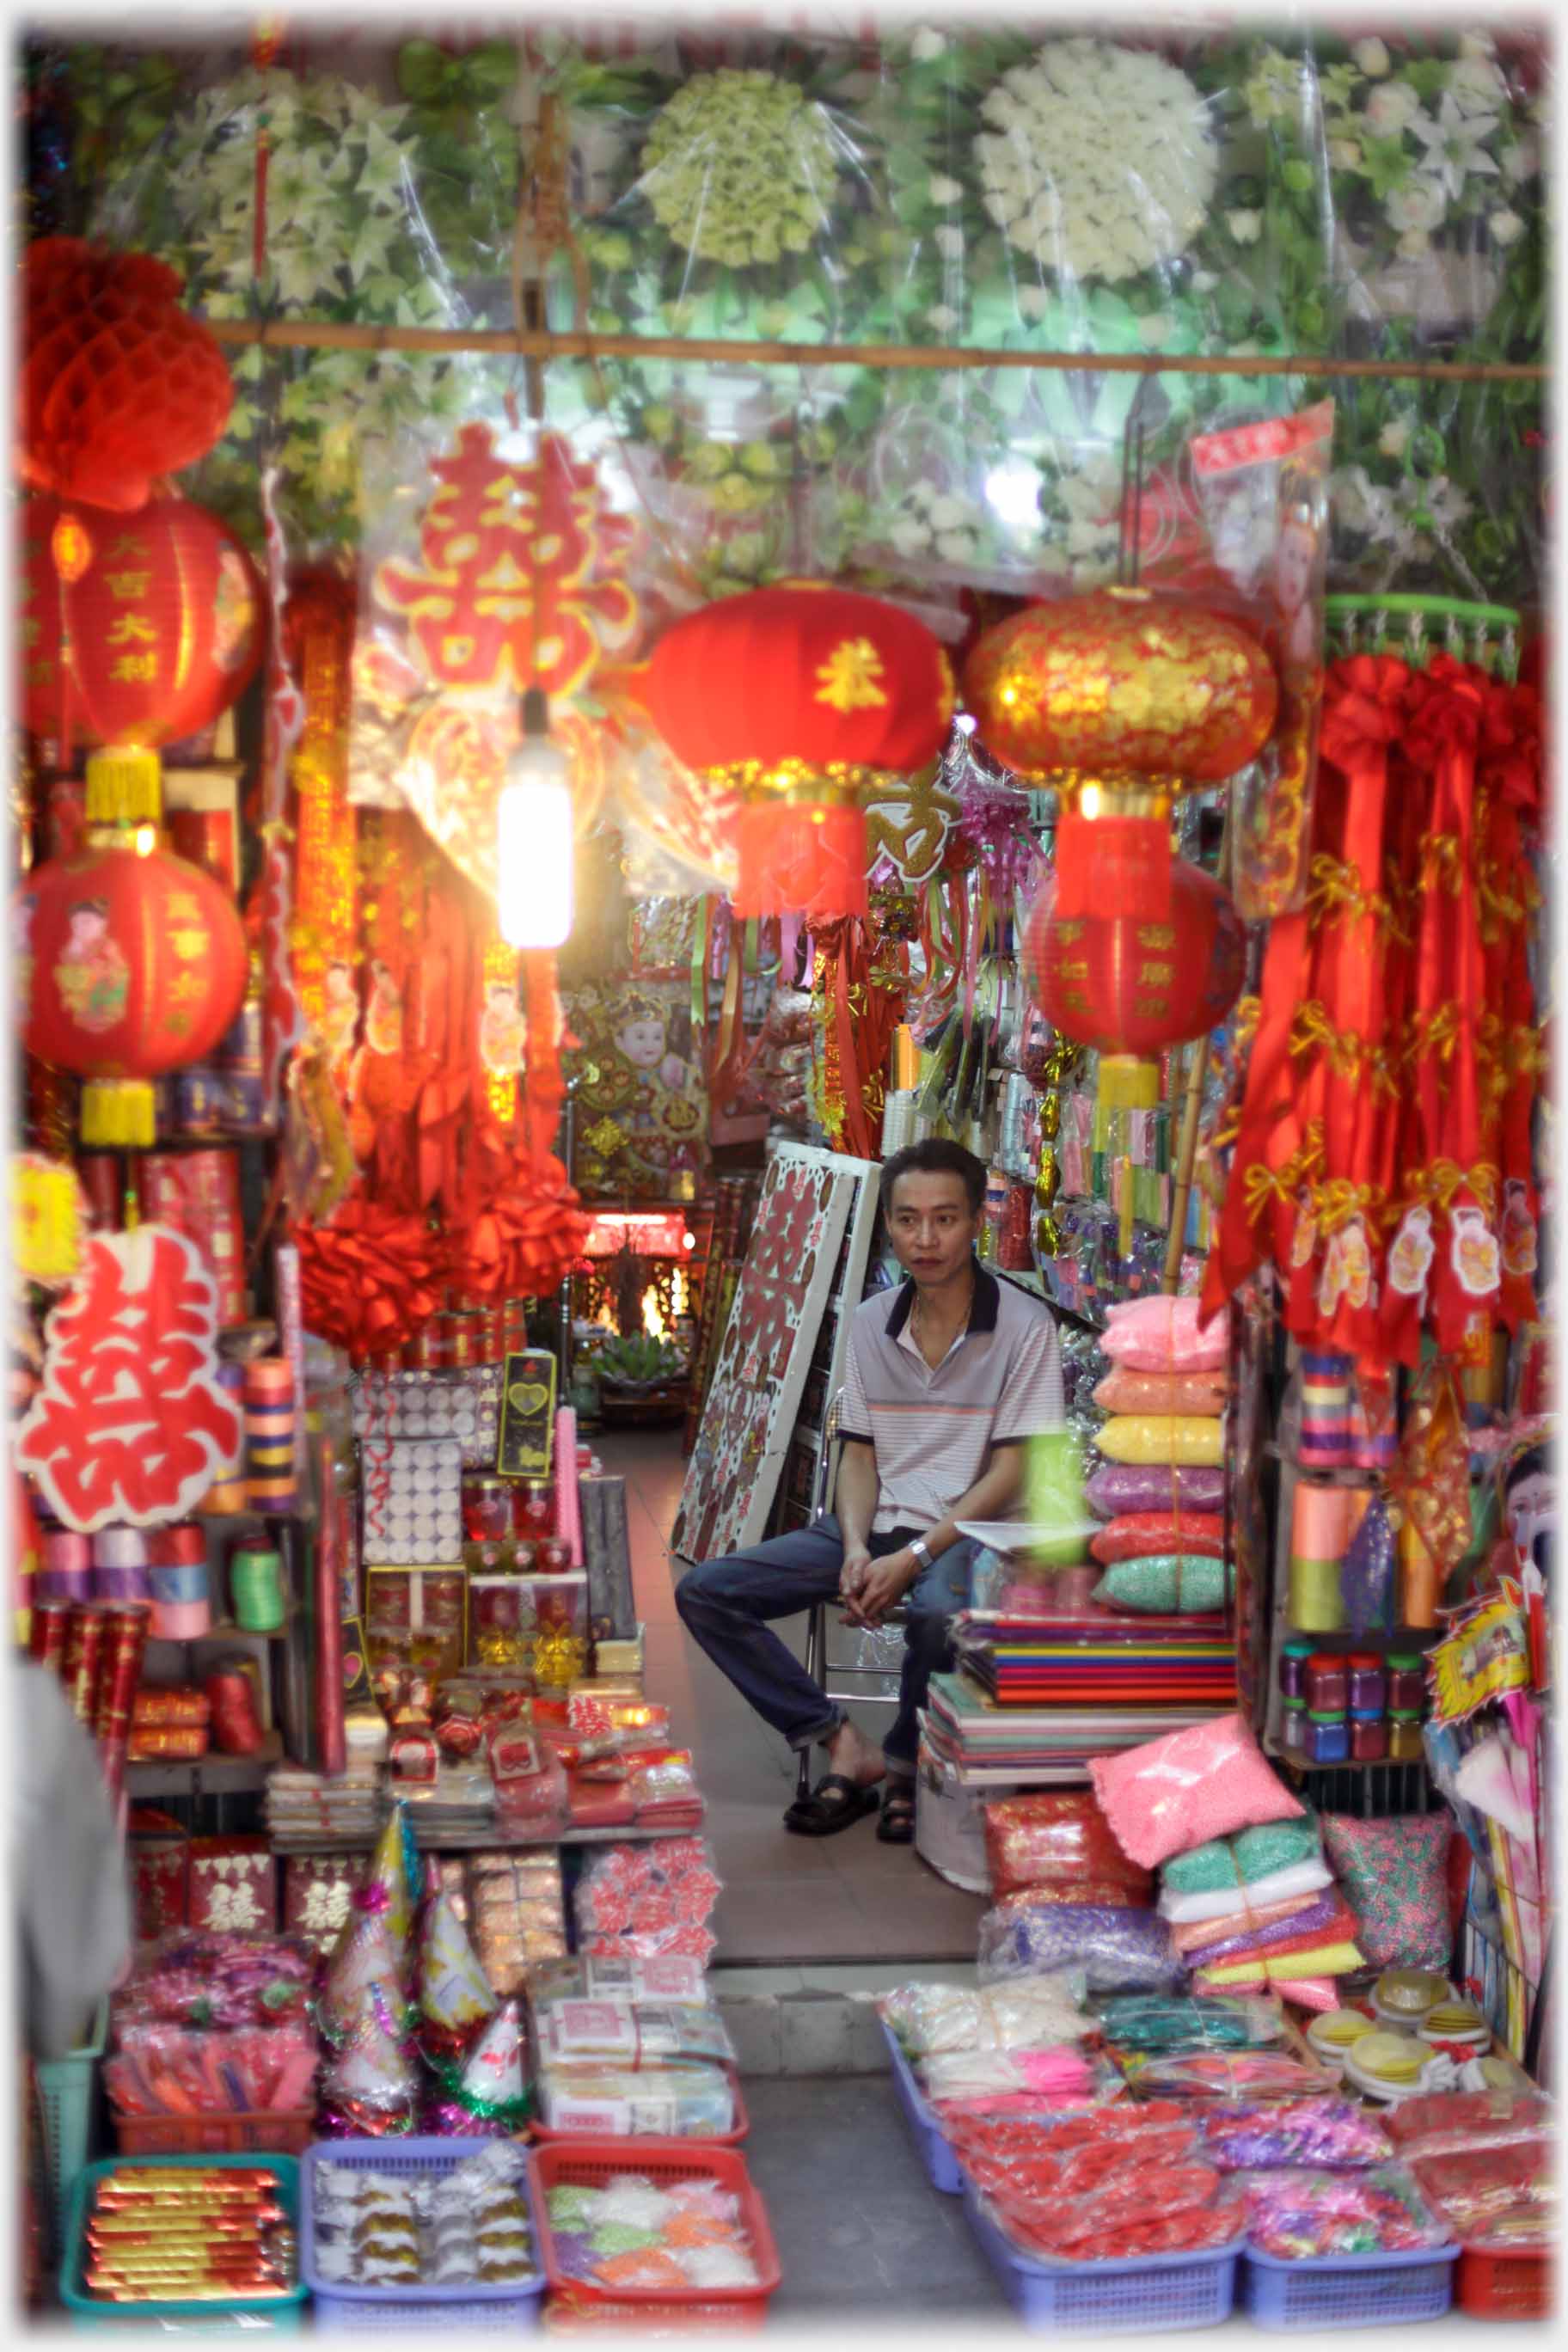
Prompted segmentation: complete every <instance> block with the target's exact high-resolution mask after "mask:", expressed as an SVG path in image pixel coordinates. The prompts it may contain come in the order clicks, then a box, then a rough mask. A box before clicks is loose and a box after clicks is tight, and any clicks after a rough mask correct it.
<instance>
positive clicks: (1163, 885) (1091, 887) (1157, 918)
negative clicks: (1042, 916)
mask: <svg viewBox="0 0 1568 2352" xmlns="http://www.w3.org/2000/svg"><path fill="white" fill-rule="evenodd" d="M1056 882H1057V899H1056V905H1057V913H1058V916H1059V917H1060V918H1061V919H1062V920H1063V921H1068V920H1072V919H1078V918H1079V917H1080V916H1084V915H1103V914H1105V913H1106V911H1107V910H1108V909H1109V908H1114V909H1115V911H1116V912H1117V913H1119V914H1129V915H1139V916H1142V917H1144V918H1145V919H1147V920H1148V921H1150V922H1154V923H1163V922H1168V921H1169V920H1170V915H1171V820H1170V818H1169V816H1131V815H1122V814H1116V815H1110V816H1088V815H1086V814H1084V813H1083V811H1082V810H1081V809H1078V808H1064V809H1063V810H1062V812H1061V814H1060V816H1059V817H1058V820H1057V856H1056Z"/></svg>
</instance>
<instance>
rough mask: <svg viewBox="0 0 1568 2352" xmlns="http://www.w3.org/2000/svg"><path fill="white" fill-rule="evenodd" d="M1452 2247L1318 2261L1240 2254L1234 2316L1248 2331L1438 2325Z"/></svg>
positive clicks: (1454, 2255) (1449, 2284)
mask: <svg viewBox="0 0 1568 2352" xmlns="http://www.w3.org/2000/svg"><path fill="white" fill-rule="evenodd" d="M1458 2259H1459V2249H1458V2246H1436V2247H1431V2246H1422V2247H1418V2248H1417V2249H1416V2250H1415V2252H1413V2253H1408V2254H1321V2255H1318V2256H1317V2257H1315V2258H1311V2257H1309V2258H1308V2259H1306V2260H1304V2261H1301V2262H1286V2261H1284V2260H1283V2259H1282V2258H1281V2257H1280V2256H1279V2255H1278V2254H1265V2253H1260V2252H1258V2249H1257V2248H1256V2247H1254V2246H1248V2247H1247V2254H1246V2259H1245V2260H1244V2261H1243V2263H1242V2265H1241V2308H1242V2310H1243V2311H1244V2312H1245V2313H1246V2314H1247V2317H1248V2319H1250V2320H1251V2321H1252V2322H1253V2324H1254V2326H1258V2327H1274V2328H1282V2329H1287V2330H1288V2329H1290V2328H1296V2327H1388V2326H1393V2325H1394V2324H1395V2323H1396V2322H1397V2321H1399V2320H1413V2319H1441V2317H1442V2316H1443V2314H1444V2313H1445V2312H1446V2311H1447V2309H1448V2308H1449V2306H1450V2305H1451V2304H1452V2302H1453V2300H1454V2264H1455V2263H1457V2262H1458Z"/></svg>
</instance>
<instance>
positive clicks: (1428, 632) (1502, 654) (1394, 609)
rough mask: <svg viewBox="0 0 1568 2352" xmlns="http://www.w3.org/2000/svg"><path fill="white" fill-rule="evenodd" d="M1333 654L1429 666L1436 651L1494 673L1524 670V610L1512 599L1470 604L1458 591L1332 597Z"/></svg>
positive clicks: (1328, 609)
mask: <svg viewBox="0 0 1568 2352" xmlns="http://www.w3.org/2000/svg"><path fill="white" fill-rule="evenodd" d="M1323 612H1324V620H1325V623H1326V625H1327V630H1328V640H1329V658H1330V660H1331V661H1332V660H1334V659H1336V658H1337V657H1338V656H1341V655H1343V654H1373V653H1376V654H1396V655H1397V656H1399V658H1400V659H1401V660H1402V661H1407V662H1409V663H1410V665H1411V666H1412V667H1413V668H1415V669H1425V668H1426V664H1427V663H1428V662H1429V661H1430V660H1431V659H1432V656H1434V654H1452V655H1453V656H1454V658H1455V659H1456V661H1468V662H1475V663H1476V664H1477V665H1478V666H1479V667H1480V668H1482V669H1484V670H1488V671H1489V672H1490V673H1491V675H1492V676H1493V677H1500V678H1505V679H1509V680H1511V679H1513V678H1514V677H1517V676H1518V674H1519V656H1520V643H1519V638H1520V629H1521V625H1522V620H1523V615H1522V614H1520V613H1518V612H1516V611H1515V609H1514V607H1513V606H1512V605H1511V604H1466V603H1465V602H1464V601H1463V600H1462V599H1461V598H1459V597H1458V596H1328V597H1325V598H1324V600H1323Z"/></svg>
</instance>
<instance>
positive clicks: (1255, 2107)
mask: <svg viewBox="0 0 1568 2352" xmlns="http://www.w3.org/2000/svg"><path fill="white" fill-rule="evenodd" d="M1203 2144H1204V2148H1205V2153H1206V2155H1207V2157H1208V2159H1209V2162H1210V2163H1211V2164H1217V2165H1218V2166H1219V2168H1220V2169H1221V2171H1222V2172H1241V2171H1246V2170H1250V2169H1253V2168H1262V2167H1266V2166H1269V2165H1294V2164H1312V2165H1315V2164H1326V2165H1335V2166H1347V2165H1348V2166H1366V2165H1373V2164H1387V2163H1388V2162H1389V2161H1390V2160H1391V2159H1392V2158H1393V2155H1394V2147H1393V2145H1392V2143H1391V2141H1390V2139H1389V2137H1388V2134H1387V2132H1386V2131H1385V2130H1384V2126H1383V2125H1382V2123H1381V2122H1380V2121H1379V2119H1378V2118H1377V2117H1376V2116H1371V2115H1368V2114H1367V2113H1366V2112H1365V2110H1364V2109H1363V2108H1361V2107H1358V2106H1356V2105H1354V2104H1353V2103H1352V2101H1351V2100H1349V2099H1343V2098H1315V2099H1286V2100H1279V2101H1269V2102H1268V2103H1267V2104H1265V2103H1262V2102H1259V2101H1258V2100H1256V2099H1240V2100H1235V2101H1221V2102H1219V2103H1218V2104H1216V2105H1213V2106H1205V2108H1204V2110H1203Z"/></svg>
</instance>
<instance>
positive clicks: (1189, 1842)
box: [1089, 1715, 1302, 1869]
mask: <svg viewBox="0 0 1568 2352" xmlns="http://www.w3.org/2000/svg"><path fill="white" fill-rule="evenodd" d="M1089 1775H1090V1778H1091V1780H1092V1781H1093V1783H1094V1792H1095V1794H1096V1796H1097V1797H1098V1798H1099V1799H1100V1804H1101V1806H1102V1808H1103V1809H1104V1811H1105V1815H1106V1818H1107V1820H1108V1821H1109V1822H1110V1826H1111V1829H1112V1831H1113V1832H1114V1833H1115V1836H1116V1839H1117V1842H1118V1843H1119V1844H1120V1845H1121V1849H1122V1851H1123V1853H1128V1854H1131V1857H1132V1859H1133V1861H1134V1862H1141V1863H1142V1864H1144V1866H1145V1868H1147V1869H1153V1868H1155V1867H1156V1866H1157V1865H1158V1864H1161V1863H1164V1862H1167V1861H1169V1860H1170V1859H1171V1857H1172V1856H1173V1855H1176V1854H1181V1853H1185V1852H1186V1851H1187V1850H1188V1849H1189V1848H1190V1847H1192V1846H1194V1845H1197V1844H1199V1843H1203V1842H1204V1841H1205V1836H1213V1835H1215V1834H1216V1833H1217V1834H1218V1835H1220V1836H1226V1835H1228V1834H1229V1833H1230V1832H1233V1831H1237V1830H1245V1829H1248V1828H1252V1827H1255V1826H1257V1825H1258V1824H1260V1823H1267V1822H1284V1821H1295V1820H1298V1819H1299V1818H1300V1814H1301V1812H1302V1808H1301V1806H1300V1804H1299V1803H1298V1802H1297V1801H1296V1799H1295V1798H1294V1797H1292V1796H1291V1795H1290V1794H1289V1791H1288V1790H1286V1789H1285V1787H1284V1785H1283V1784H1282V1782H1281V1781H1280V1780H1279V1779H1278V1778H1277V1777H1276V1775H1275V1773H1274V1772H1273V1770H1272V1769H1270V1767H1269V1765H1268V1761H1267V1759H1266V1758H1265V1757H1264V1755H1263V1751H1262V1749H1261V1748H1259V1747H1258V1742H1257V1740H1256V1739H1255V1738H1254V1737H1253V1735H1252V1733H1251V1731H1250V1729H1249V1728H1248V1727H1247V1724H1246V1722H1245V1721H1244V1720H1243V1718H1242V1717H1240V1716H1239V1715H1226V1716H1219V1717H1215V1720H1214V1721H1213V1722H1210V1723H1205V1724H1201V1725H1197V1726H1194V1727H1193V1728H1191V1729H1188V1730H1184V1731H1173V1732H1168V1733H1166V1735H1165V1736H1164V1738H1162V1739H1155V1740H1151V1741H1149V1742H1147V1743H1146V1744H1145V1745H1143V1746H1142V1747H1139V1748H1129V1749H1127V1750H1126V1751H1125V1752H1124V1753H1123V1754H1121V1755H1120V1756H1109V1757H1107V1756H1097V1757H1095V1758H1094V1759H1092V1760H1091V1762H1090V1765H1089Z"/></svg>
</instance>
